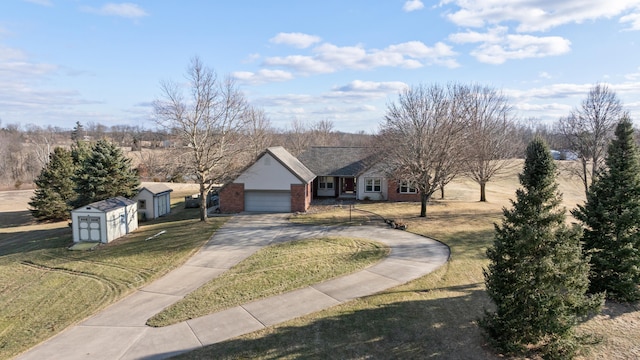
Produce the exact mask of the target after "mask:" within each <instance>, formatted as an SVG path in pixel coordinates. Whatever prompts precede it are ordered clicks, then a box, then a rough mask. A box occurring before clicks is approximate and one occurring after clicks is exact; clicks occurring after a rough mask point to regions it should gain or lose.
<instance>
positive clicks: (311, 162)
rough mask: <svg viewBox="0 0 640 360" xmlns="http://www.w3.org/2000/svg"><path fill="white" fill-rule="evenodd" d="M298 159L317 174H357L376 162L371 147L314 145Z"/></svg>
mask: <svg viewBox="0 0 640 360" xmlns="http://www.w3.org/2000/svg"><path fill="white" fill-rule="evenodd" d="M298 159H299V160H300V161H301V162H302V163H303V164H304V165H305V166H306V167H307V168H309V170H311V171H313V172H314V173H315V174H316V175H317V176H357V175H359V174H360V173H362V172H363V171H365V170H367V169H368V168H369V167H370V166H372V165H373V164H374V162H375V161H374V159H375V155H374V152H373V149H372V148H369V147H348V146H313V147H311V148H309V149H308V150H306V151H305V152H303V153H302V154H300V155H299V156H298Z"/></svg>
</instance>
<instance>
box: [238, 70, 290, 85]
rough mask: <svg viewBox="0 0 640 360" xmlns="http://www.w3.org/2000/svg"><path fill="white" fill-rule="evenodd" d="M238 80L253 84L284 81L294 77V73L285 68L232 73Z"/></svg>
mask: <svg viewBox="0 0 640 360" xmlns="http://www.w3.org/2000/svg"><path fill="white" fill-rule="evenodd" d="M231 76H233V77H234V78H236V79H237V80H239V81H241V82H244V83H249V84H253V85H257V84H264V83H268V82H282V81H287V80H291V79H293V74H291V73H290V72H288V71H284V70H269V69H262V70H259V71H258V72H255V73H254V72H250V71H237V72H234V73H232V74H231Z"/></svg>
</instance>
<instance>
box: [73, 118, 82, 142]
mask: <svg viewBox="0 0 640 360" xmlns="http://www.w3.org/2000/svg"><path fill="white" fill-rule="evenodd" d="M83 138H84V127H83V126H82V124H81V123H80V121H76V126H74V127H73V131H71V140H73V141H75V142H78V141H80V140H82V139H83Z"/></svg>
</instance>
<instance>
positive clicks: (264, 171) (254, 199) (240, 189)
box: [220, 146, 316, 213]
mask: <svg viewBox="0 0 640 360" xmlns="http://www.w3.org/2000/svg"><path fill="white" fill-rule="evenodd" d="M315 177H316V176H315V175H314V174H313V173H312V172H311V171H310V170H309V169H307V168H306V167H305V166H304V165H303V164H302V163H301V162H300V161H299V160H298V159H296V158H295V157H294V156H293V155H291V154H290V153H289V152H288V151H287V150H285V149H284V148H283V147H281V146H276V147H270V148H268V149H267V150H265V151H264V152H263V153H262V154H260V156H258V158H257V159H256V161H255V162H254V163H252V164H251V165H250V166H249V167H247V168H246V169H245V170H244V171H243V172H242V173H241V174H240V176H238V177H237V178H236V179H235V180H234V181H233V182H232V183H230V184H227V185H225V186H224V187H223V188H222V189H221V190H220V210H221V211H222V212H226V213H235V212H242V211H250V212H287V213H288V212H293V211H306V210H307V209H308V208H309V205H310V204H311V182H312V181H313V179H314V178H315Z"/></svg>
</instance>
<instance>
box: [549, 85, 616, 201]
mask: <svg viewBox="0 0 640 360" xmlns="http://www.w3.org/2000/svg"><path fill="white" fill-rule="evenodd" d="M622 115H623V109H622V103H621V101H620V99H618V96H617V95H616V93H615V92H614V91H613V90H611V89H609V87H608V86H607V85H605V84H596V85H595V86H593V87H592V88H591V89H590V90H589V94H587V97H586V98H585V99H584V100H583V101H582V104H581V105H580V107H578V108H576V109H574V110H573V111H571V113H570V114H569V116H567V117H564V118H561V119H560V121H558V123H557V128H558V131H559V132H560V133H561V134H562V135H563V137H564V138H565V139H566V141H567V143H568V144H569V146H570V147H571V148H570V150H571V151H573V152H574V153H575V155H576V156H577V158H578V161H579V162H580V165H581V167H580V172H579V173H578V176H579V177H580V179H581V180H582V183H583V184H584V190H585V193H586V192H588V190H589V186H590V184H591V182H592V181H593V179H594V178H595V176H596V174H597V172H598V169H599V168H600V167H602V166H603V162H604V157H605V153H606V151H607V144H608V143H609V140H610V139H611V138H612V137H613V130H614V127H615V125H616V124H617V122H618V120H619V119H620V118H621V117H622Z"/></svg>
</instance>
